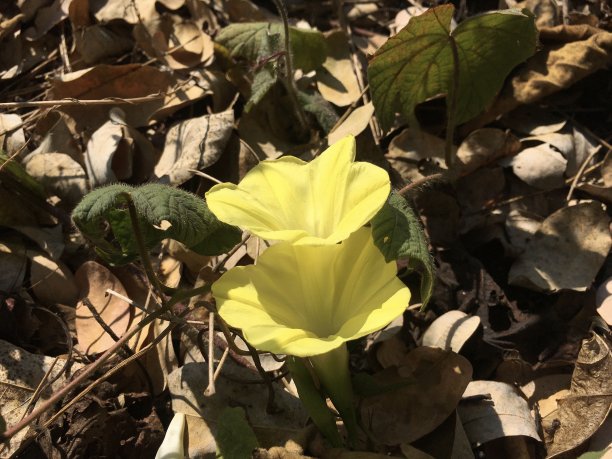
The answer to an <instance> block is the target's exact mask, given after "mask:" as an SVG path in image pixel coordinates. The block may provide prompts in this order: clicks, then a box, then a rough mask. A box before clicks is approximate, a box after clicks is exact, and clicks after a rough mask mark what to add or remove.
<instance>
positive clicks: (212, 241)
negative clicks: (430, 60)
mask: <svg viewBox="0 0 612 459" xmlns="http://www.w3.org/2000/svg"><path fill="white" fill-rule="evenodd" d="M130 197H131V199H132V201H133V203H134V207H135V209H136V213H137V215H138V219H139V223H140V225H139V226H140V228H141V230H142V236H143V239H144V244H145V246H146V248H147V249H151V248H153V247H154V246H155V245H156V244H158V243H159V242H160V241H161V240H162V239H165V238H170V239H175V240H177V241H179V242H182V243H183V244H185V245H186V246H187V247H189V248H193V250H195V251H197V252H198V253H206V254H207V255H217V254H220V253H223V252H225V251H227V250H228V249H229V248H231V247H233V246H234V245H235V244H237V243H238V242H240V237H241V232H240V230H239V229H238V228H236V227H233V226H230V225H226V224H225V223H222V222H220V221H219V220H218V219H217V218H216V217H215V215H214V214H213V213H212V212H211V211H210V210H209V209H208V206H207V205H206V203H205V201H204V200H203V199H202V198H199V197H198V196H196V195H194V194H191V193H188V192H186V191H183V190H179V189H177V188H173V187H170V186H167V185H160V184H155V183H149V184H147V185H143V186H141V187H137V188H134V187H130V186H128V185H119V184H117V185H110V186H107V187H102V188H98V189H96V190H94V191H92V192H91V193H89V194H88V195H87V196H85V198H83V200H82V201H81V202H80V203H79V205H78V206H77V207H76V208H75V209H74V211H73V213H72V218H73V220H74V222H75V224H76V226H77V227H78V228H79V230H80V231H81V232H82V233H83V235H84V236H85V237H87V238H88V239H89V240H90V241H91V242H92V243H93V244H94V245H95V246H96V250H97V251H98V253H99V254H100V256H102V257H103V258H104V259H106V260H107V261H108V262H109V263H112V264H125V263H129V262H130V261H133V260H134V259H135V258H136V257H137V256H138V247H137V245H136V238H135V235H134V234H135V233H134V228H133V224H132V221H131V219H130V216H129V212H128V209H127V203H128V200H129V198H130Z"/></svg>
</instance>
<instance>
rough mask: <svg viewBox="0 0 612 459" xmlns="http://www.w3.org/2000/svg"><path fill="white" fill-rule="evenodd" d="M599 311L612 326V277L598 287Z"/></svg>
mask: <svg viewBox="0 0 612 459" xmlns="http://www.w3.org/2000/svg"><path fill="white" fill-rule="evenodd" d="M596 301H597V313H598V314H599V315H600V316H601V317H602V318H603V320H605V321H606V323H607V324H608V325H610V326H612V278H610V277H609V278H608V279H606V280H605V281H604V282H603V283H602V284H601V285H600V286H599V288H598V289H597V298H596Z"/></svg>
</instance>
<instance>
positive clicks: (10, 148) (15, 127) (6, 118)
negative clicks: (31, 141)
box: [0, 113, 25, 156]
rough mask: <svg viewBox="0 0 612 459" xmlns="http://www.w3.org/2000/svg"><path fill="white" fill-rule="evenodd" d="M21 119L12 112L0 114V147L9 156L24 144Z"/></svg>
mask: <svg viewBox="0 0 612 459" xmlns="http://www.w3.org/2000/svg"><path fill="white" fill-rule="evenodd" d="M22 123H23V121H22V120H21V117H20V116H19V115H15V114H13V113H1V114H0V149H2V150H4V151H5V152H6V153H7V154H8V155H9V156H12V155H14V154H15V153H17V152H18V151H19V150H20V149H21V148H22V147H23V146H24V145H25V134H24V132H23V128H22V127H21V125H22Z"/></svg>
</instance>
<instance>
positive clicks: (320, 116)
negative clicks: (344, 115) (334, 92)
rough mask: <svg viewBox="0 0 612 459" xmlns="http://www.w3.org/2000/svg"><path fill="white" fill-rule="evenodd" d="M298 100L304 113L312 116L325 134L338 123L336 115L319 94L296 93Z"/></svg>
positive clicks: (314, 92)
mask: <svg viewBox="0 0 612 459" xmlns="http://www.w3.org/2000/svg"><path fill="white" fill-rule="evenodd" d="M298 100H299V102H300V104H301V105H302V107H303V108H304V110H305V111H307V112H308V113H311V114H313V115H314V117H315V118H316V119H317V122H318V123H319V126H321V127H322V128H323V131H325V133H326V134H327V133H328V132H329V131H331V129H332V128H333V127H334V126H335V125H336V123H337V122H338V119H339V118H338V114H337V113H336V111H335V110H334V108H333V107H332V106H331V104H330V103H329V102H328V101H326V100H325V99H324V98H323V96H322V95H321V94H320V93H319V92H316V91H313V92H310V93H308V92H304V91H298Z"/></svg>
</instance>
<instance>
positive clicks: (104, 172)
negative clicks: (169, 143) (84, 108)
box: [85, 108, 157, 187]
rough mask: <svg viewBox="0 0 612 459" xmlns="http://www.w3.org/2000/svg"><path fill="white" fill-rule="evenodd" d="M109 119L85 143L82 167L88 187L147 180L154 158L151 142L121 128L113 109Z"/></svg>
mask: <svg viewBox="0 0 612 459" xmlns="http://www.w3.org/2000/svg"><path fill="white" fill-rule="evenodd" d="M110 115H111V119H110V120H109V121H107V122H106V123H104V124H103V125H102V126H100V128H99V129H97V130H96V131H95V132H94V133H93V134H92V136H91V138H90V139H89V142H88V143H87V151H86V152H85V166H86V168H87V175H88V177H89V182H90V185H91V186H92V187H97V186H100V185H105V184H107V183H112V182H116V181H117V180H123V181H129V182H132V183H142V182H144V181H146V180H148V179H149V177H150V176H151V174H152V172H153V164H154V162H155V158H156V157H157V154H156V153H155V149H154V148H153V145H152V144H151V142H150V141H149V140H148V139H147V138H146V137H144V136H143V135H142V134H140V132H138V131H137V130H136V129H133V128H131V127H130V126H128V125H127V124H125V118H124V117H125V113H123V110H121V109H118V108H114V109H112V110H111V112H110Z"/></svg>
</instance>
